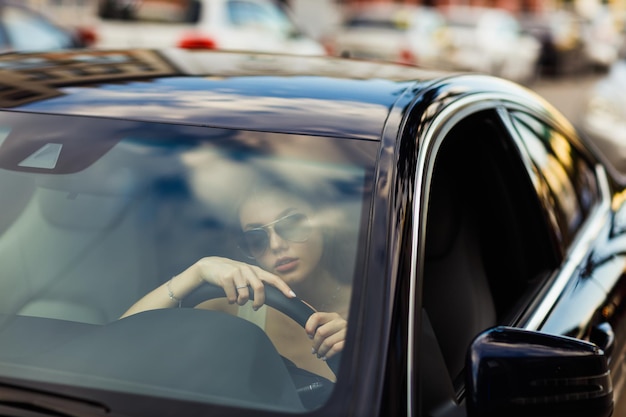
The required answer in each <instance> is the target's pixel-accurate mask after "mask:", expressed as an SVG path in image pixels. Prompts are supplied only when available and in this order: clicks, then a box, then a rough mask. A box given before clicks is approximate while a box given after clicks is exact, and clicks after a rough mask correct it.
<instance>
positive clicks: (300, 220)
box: [239, 191, 323, 284]
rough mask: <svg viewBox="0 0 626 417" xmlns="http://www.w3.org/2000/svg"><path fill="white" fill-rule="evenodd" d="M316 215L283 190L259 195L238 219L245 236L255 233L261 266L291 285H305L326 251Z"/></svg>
mask: <svg viewBox="0 0 626 417" xmlns="http://www.w3.org/2000/svg"><path fill="white" fill-rule="evenodd" d="M313 214H314V213H313V211H312V208H311V206H310V205H308V204H307V203H306V202H304V201H303V200H301V199H298V198H296V197H294V196H291V195H287V194H284V193H281V192H280V191H266V192H260V193H258V194H255V195H253V196H251V197H250V198H249V199H247V200H246V201H245V202H244V203H243V204H242V206H241V208H240V210H239V220H240V223H241V228H242V230H243V231H244V233H245V232H250V231H254V235H255V240H254V241H255V245H254V246H255V247H256V249H257V250H256V251H255V253H253V255H254V257H255V259H256V260H257V262H258V264H259V266H261V267H262V268H263V269H265V270H267V271H269V272H272V273H273V274H276V275H278V276H279V277H281V278H282V279H283V280H284V281H285V282H287V283H289V284H296V283H300V282H303V281H304V280H305V279H306V278H307V277H308V276H309V275H310V274H311V273H312V272H313V271H314V270H315V268H317V266H318V264H319V262H320V259H321V257H322V251H323V237H322V233H321V230H320V228H319V227H318V226H316V225H315V219H314V218H313ZM303 215H304V216H303ZM264 243H266V245H264ZM263 247H265V249H264V250H261V249H262V248H263Z"/></svg>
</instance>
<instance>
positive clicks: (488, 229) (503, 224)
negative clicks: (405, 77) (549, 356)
mask: <svg viewBox="0 0 626 417" xmlns="http://www.w3.org/2000/svg"><path fill="white" fill-rule="evenodd" d="M518 152H519V150H518V149H517V148H516V146H515V145H514V142H513V141H512V139H511V137H510V134H509V133H508V132H507V130H506V129H505V127H504V125H503V124H502V123H501V121H500V120H499V118H498V116H497V115H496V114H495V113H494V112H490V111H483V112H480V113H476V114H474V115H471V116H469V117H467V118H466V119H465V120H463V121H461V122H460V123H458V124H457V125H456V126H454V127H453V128H452V129H451V130H450V131H449V133H448V134H447V136H446V137H445V139H444V141H443V144H442V145H441V147H440V150H439V152H438V154H437V155H436V160H435V165H434V169H433V175H432V181H431V186H430V199H429V203H428V211H427V229H426V240H425V260H424V271H423V320H422V326H423V335H422V338H423V344H422V345H421V346H422V352H421V355H422V360H421V362H420V363H421V364H422V365H423V366H424V375H422V378H423V381H428V383H423V384H422V389H423V392H422V398H423V400H424V404H425V407H426V409H428V408H429V407H434V406H435V405H437V404H438V403H439V402H440V401H443V400H450V399H452V400H456V399H458V395H459V393H460V391H461V388H462V386H463V368H464V365H465V356H466V350H467V348H468V346H469V344H470V342H471V340H472V339H473V338H474V337H475V336H477V335H478V334H479V333H480V332H481V331H483V330H485V329H487V328H489V327H492V326H495V325H498V324H508V325H514V324H515V322H516V320H517V319H518V318H519V317H520V315H521V314H522V313H523V311H524V308H525V305H526V304H527V303H528V301H529V297H530V296H531V295H532V294H533V293H534V292H535V291H537V290H538V289H539V287H540V284H541V283H542V282H543V281H544V279H545V278H546V277H547V276H548V275H549V274H550V272H551V271H552V269H553V268H554V267H555V265H556V259H557V258H556V256H555V251H554V248H553V247H552V246H551V245H552V242H551V236H550V235H549V233H548V228H547V226H546V224H547V223H546V221H547V220H546V219H545V218H544V215H543V213H542V210H541V206H540V202H539V200H538V198H537V195H536V193H535V191H534V189H533V186H532V183H531V181H530V178H529V176H528V174H527V172H526V170H525V168H524V167H523V166H522V165H521V163H520V161H519V157H518V156H517V153H518ZM442 375H447V376H449V378H445V379H447V380H442Z"/></svg>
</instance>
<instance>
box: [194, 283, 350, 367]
mask: <svg viewBox="0 0 626 417" xmlns="http://www.w3.org/2000/svg"><path fill="white" fill-rule="evenodd" d="M248 290H249V291H250V300H254V291H253V289H252V288H251V287H248ZM225 297H226V294H225V293H224V289H223V288H222V287H219V286H217V285H212V284H208V283H207V284H204V285H202V286H201V287H199V288H198V289H196V290H195V291H194V292H192V293H191V294H189V295H188V296H187V297H185V299H184V300H183V302H182V307H187V308H193V307H195V306H197V305H198V304H200V303H202V302H203V301H207V300H212V299H214V298H225ZM265 304H267V305H268V306H270V307H272V308H275V309H276V310H278V311H280V312H281V313H283V314H285V315H286V316H287V317H289V318H291V319H292V320H293V321H295V322H296V323H298V324H299V325H300V326H301V327H302V328H304V326H305V325H306V322H307V320H308V319H309V317H311V314H313V313H315V310H314V309H313V308H311V306H309V305H308V304H307V303H305V302H304V301H302V300H301V299H299V298H297V297H296V298H287V297H285V295H284V294H283V293H281V292H280V291H279V290H278V289H276V288H275V287H273V286H271V285H266V286H265ZM340 356H341V354H340V353H338V354H335V355H333V356H331V357H330V358H328V359H327V360H326V364H327V365H328V367H329V368H330V370H331V371H333V373H334V374H335V375H337V372H338V371H339V362H340Z"/></svg>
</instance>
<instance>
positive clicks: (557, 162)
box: [513, 112, 600, 251]
mask: <svg viewBox="0 0 626 417" xmlns="http://www.w3.org/2000/svg"><path fill="white" fill-rule="evenodd" d="M513 120H514V124H515V127H516V129H517V131H518V132H519V134H520V136H521V137H522V139H523V141H524V143H525V145H526V147H527V149H528V152H529V154H530V156H531V158H532V159H533V161H534V163H535V165H536V166H537V168H538V170H539V172H540V174H541V176H542V177H543V179H544V180H545V183H546V185H547V187H548V189H549V193H548V196H547V197H548V198H549V199H550V200H551V201H550V202H551V205H552V206H553V207H554V212H553V213H551V215H552V217H553V221H554V223H555V224H556V226H557V230H558V238H559V240H560V243H561V245H562V250H563V251H565V250H566V248H567V246H569V244H570V243H571V242H572V241H573V239H574V237H575V236H576V234H577V233H578V231H579V229H580V227H581V226H582V224H583V223H584V221H585V219H586V218H587V217H588V216H589V213H590V211H591V210H592V208H593V206H594V205H595V204H597V202H598V201H599V198H600V194H599V189H598V182H597V178H596V174H595V172H594V170H593V167H592V166H591V165H590V164H589V162H588V161H587V160H586V159H585V158H584V156H583V153H582V152H580V151H579V150H578V149H575V148H573V147H572V146H571V145H570V142H569V141H567V140H566V138H565V136H563V134H562V133H561V132H559V131H557V130H556V129H553V128H551V127H550V126H548V125H546V124H545V123H543V122H541V121H539V120H537V119H536V118H534V117H531V116H529V115H527V114H525V113H521V112H516V113H514V114H513Z"/></svg>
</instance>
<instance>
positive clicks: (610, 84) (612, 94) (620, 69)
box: [581, 59, 626, 175]
mask: <svg viewBox="0 0 626 417" xmlns="http://www.w3.org/2000/svg"><path fill="white" fill-rule="evenodd" d="M624 91H626V61H624V59H622V60H620V61H617V62H616V63H615V64H613V65H612V66H611V67H610V69H609V71H608V72H607V74H606V75H603V76H602V77H601V78H599V80H598V81H597V82H596V83H595V84H594V85H593V87H592V88H591V90H590V92H589V95H588V98H587V100H586V105H585V107H584V109H583V112H582V117H581V120H582V129H583V130H584V131H585V133H586V134H587V135H589V136H590V138H591V139H592V140H593V143H594V144H595V145H596V146H597V147H598V148H599V149H600V151H601V153H602V155H604V156H605V157H606V158H607V159H608V160H609V162H610V163H611V164H612V165H613V166H614V167H615V168H616V169H617V170H618V171H619V172H620V173H622V174H624V175H626V96H625V95H624Z"/></svg>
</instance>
